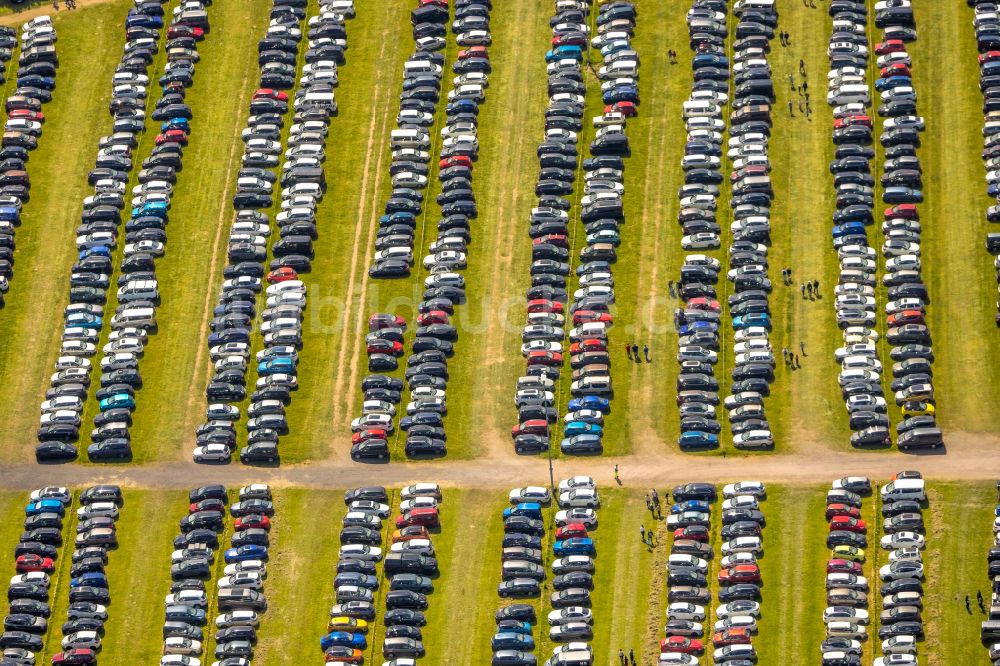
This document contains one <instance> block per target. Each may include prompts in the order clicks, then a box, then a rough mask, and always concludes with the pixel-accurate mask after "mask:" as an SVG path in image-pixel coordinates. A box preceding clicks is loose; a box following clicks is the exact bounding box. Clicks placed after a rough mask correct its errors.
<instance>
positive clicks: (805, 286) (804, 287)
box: [799, 280, 820, 301]
mask: <svg viewBox="0 0 1000 666" xmlns="http://www.w3.org/2000/svg"><path fill="white" fill-rule="evenodd" d="M799 291H800V292H801V293H802V298H808V299H809V300H810V301H812V300H815V299H817V298H819V297H820V295H819V280H807V281H806V282H803V283H801V284H800V285H799Z"/></svg>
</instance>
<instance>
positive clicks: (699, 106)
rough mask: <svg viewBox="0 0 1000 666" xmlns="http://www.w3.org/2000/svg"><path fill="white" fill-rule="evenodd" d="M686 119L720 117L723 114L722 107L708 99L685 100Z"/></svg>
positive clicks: (684, 114)
mask: <svg viewBox="0 0 1000 666" xmlns="http://www.w3.org/2000/svg"><path fill="white" fill-rule="evenodd" d="M683 108H684V112H683V114H682V115H683V117H684V119H685V120H686V119H688V118H700V117H701V118H703V117H709V118H718V117H720V116H722V109H721V108H720V107H719V105H718V104H713V103H712V102H709V101H707V100H692V101H687V102H684V107H683Z"/></svg>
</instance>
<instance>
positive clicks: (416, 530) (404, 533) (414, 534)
mask: <svg viewBox="0 0 1000 666" xmlns="http://www.w3.org/2000/svg"><path fill="white" fill-rule="evenodd" d="M429 538H430V533H429V532H428V531H427V528H426V527H424V526H423V525H410V526H409V527H403V528H401V529H398V530H396V531H395V532H393V533H392V542H393V543H399V542H400V541H412V540H413V539H429Z"/></svg>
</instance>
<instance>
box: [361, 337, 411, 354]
mask: <svg viewBox="0 0 1000 666" xmlns="http://www.w3.org/2000/svg"><path fill="white" fill-rule="evenodd" d="M367 351H368V353H369V354H391V355H393V356H402V355H403V343H402V342H398V341H396V340H372V341H371V342H369V343H368V346H367Z"/></svg>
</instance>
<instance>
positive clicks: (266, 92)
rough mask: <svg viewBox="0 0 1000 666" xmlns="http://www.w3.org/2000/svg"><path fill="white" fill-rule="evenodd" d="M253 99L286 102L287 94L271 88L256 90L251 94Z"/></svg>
mask: <svg viewBox="0 0 1000 666" xmlns="http://www.w3.org/2000/svg"><path fill="white" fill-rule="evenodd" d="M253 99H276V100H278V101H280V102H287V101H288V93H286V92H282V91H281V90H273V89H271V88H258V89H257V90H255V91H254V93H253Z"/></svg>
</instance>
